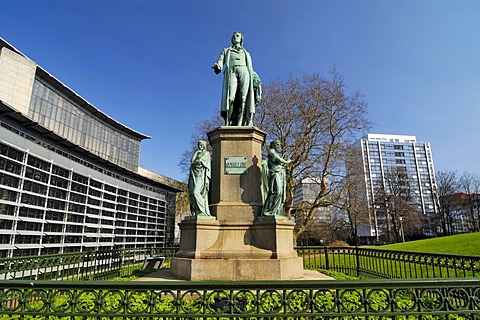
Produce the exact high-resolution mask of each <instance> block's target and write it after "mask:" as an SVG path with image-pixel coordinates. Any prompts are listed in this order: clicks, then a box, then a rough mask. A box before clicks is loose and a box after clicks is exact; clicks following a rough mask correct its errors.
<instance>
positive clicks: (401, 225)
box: [398, 216, 405, 242]
mask: <svg viewBox="0 0 480 320" xmlns="http://www.w3.org/2000/svg"><path fill="white" fill-rule="evenodd" d="M398 220H400V232H401V233H402V242H405V234H404V233H403V217H402V216H400V217H398Z"/></svg>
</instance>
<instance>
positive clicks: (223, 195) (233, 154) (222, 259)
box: [170, 127, 303, 280]
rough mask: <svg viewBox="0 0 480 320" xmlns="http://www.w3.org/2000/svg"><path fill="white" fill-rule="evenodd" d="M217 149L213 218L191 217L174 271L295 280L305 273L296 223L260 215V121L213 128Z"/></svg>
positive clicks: (191, 276)
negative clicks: (295, 238) (296, 244)
mask: <svg viewBox="0 0 480 320" xmlns="http://www.w3.org/2000/svg"><path fill="white" fill-rule="evenodd" d="M209 139H210V143H211V145H212V147H213V154H212V180H211V184H210V190H211V200H210V212H211V213H212V215H213V216H214V217H212V218H211V219H185V220H184V221H182V222H181V223H180V224H179V226H180V231H181V237H180V250H179V252H178V253H177V255H176V257H175V258H173V259H172V264H171V269H170V270H171V271H170V272H171V273H172V275H174V276H175V277H177V278H179V279H185V280H290V279H301V278H302V277H303V263H302V259H301V258H299V257H297V253H296V251H295V250H294V249H293V228H294V223H293V222H291V221H289V220H288V219H275V218H270V217H260V213H261V209H262V195H261V162H262V153H261V147H262V144H263V143H264V141H265V133H264V132H262V131H261V130H259V129H257V128H255V127H221V128H218V129H216V130H214V131H212V132H210V133H209Z"/></svg>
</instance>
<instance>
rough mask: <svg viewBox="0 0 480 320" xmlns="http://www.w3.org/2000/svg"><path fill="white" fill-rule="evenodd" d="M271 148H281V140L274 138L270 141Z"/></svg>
mask: <svg viewBox="0 0 480 320" xmlns="http://www.w3.org/2000/svg"><path fill="white" fill-rule="evenodd" d="M270 149H275V150H279V149H280V140H273V141H271V142H270Z"/></svg>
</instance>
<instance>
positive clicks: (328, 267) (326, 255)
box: [323, 246, 330, 270]
mask: <svg viewBox="0 0 480 320" xmlns="http://www.w3.org/2000/svg"><path fill="white" fill-rule="evenodd" d="M323 249H324V250H325V269H327V270H330V263H329V262H328V247H327V246H324V247H323Z"/></svg>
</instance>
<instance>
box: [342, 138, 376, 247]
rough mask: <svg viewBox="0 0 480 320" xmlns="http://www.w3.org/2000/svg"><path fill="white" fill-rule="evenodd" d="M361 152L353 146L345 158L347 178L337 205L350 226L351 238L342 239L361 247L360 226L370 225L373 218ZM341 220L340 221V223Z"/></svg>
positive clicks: (344, 180)
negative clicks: (366, 189) (367, 194)
mask: <svg viewBox="0 0 480 320" xmlns="http://www.w3.org/2000/svg"><path fill="white" fill-rule="evenodd" d="M361 159H362V154H361V150H360V149H359V148H358V147H355V146H351V147H350V149H349V150H348V156H347V157H346V158H345V167H346V170H347V171H346V176H345V177H344V178H343V180H342V188H341V192H342V195H341V196H340V197H339V201H338V202H337V203H336V205H335V206H336V207H337V208H338V210H340V212H343V213H344V214H345V217H344V218H343V220H344V221H347V222H348V224H349V228H348V234H349V237H348V238H346V239H341V238H339V239H340V240H344V241H347V242H353V243H354V244H355V245H359V244H360V243H359V239H358V232H359V226H367V225H369V224H370V221H371V216H370V215H369V211H368V200H367V196H366V192H365V189H364V185H365V173H364V169H363V162H362V160H361ZM340 220H341V219H338V221H340Z"/></svg>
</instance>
